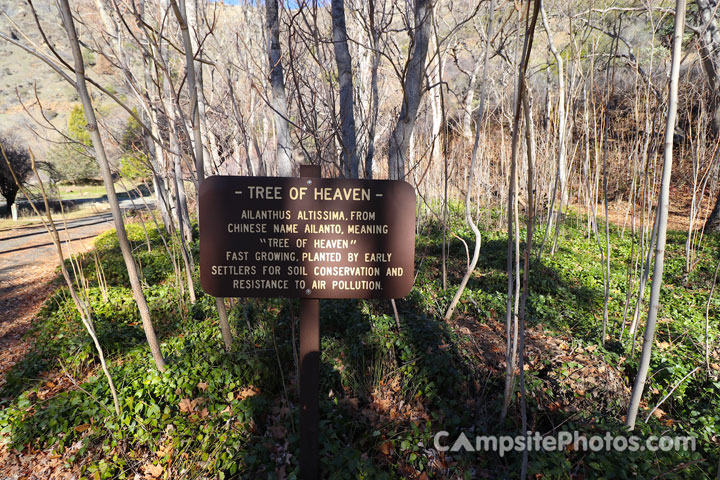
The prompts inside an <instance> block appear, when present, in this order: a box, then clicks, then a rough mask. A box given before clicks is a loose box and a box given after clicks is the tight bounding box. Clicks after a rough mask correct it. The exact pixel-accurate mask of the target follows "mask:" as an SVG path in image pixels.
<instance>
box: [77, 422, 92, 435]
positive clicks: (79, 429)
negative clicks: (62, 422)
mask: <svg viewBox="0 0 720 480" xmlns="http://www.w3.org/2000/svg"><path fill="white" fill-rule="evenodd" d="M88 428H90V424H89V423H83V424H82V425H78V426H77V427H75V431H76V432H78V433H81V432H84V431H85V430H87V429H88Z"/></svg>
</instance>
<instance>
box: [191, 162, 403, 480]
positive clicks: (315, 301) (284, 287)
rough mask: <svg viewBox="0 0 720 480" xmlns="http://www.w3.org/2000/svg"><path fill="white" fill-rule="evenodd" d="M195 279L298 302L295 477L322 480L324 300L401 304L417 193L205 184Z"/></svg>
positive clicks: (322, 182) (314, 180) (341, 184)
mask: <svg viewBox="0 0 720 480" xmlns="http://www.w3.org/2000/svg"><path fill="white" fill-rule="evenodd" d="M199 198H200V232H201V234H200V282H201V284H202V287H203V290H204V291H205V292H206V293H208V294H210V295H213V296H215V297H285V298H299V299H300V359H299V360H300V379H299V380H300V456H299V461H300V478H302V479H303V480H312V479H317V478H319V476H320V474H319V448H318V420H319V412H318V390H319V381H320V378H319V377H320V299H321V298H400V297H404V296H405V295H407V294H408V293H409V292H410V289H411V288H412V284H413V280H414V276H413V272H414V260H415V191H414V190H413V188H412V187H411V186H410V185H409V184H408V183H406V182H401V181H394V180H358V179H330V178H321V172H320V167H319V166H314V165H306V166H301V167H300V178H289V177H233V176H214V177H208V178H206V179H205V180H204V181H203V183H202V184H201V186H200V194H199Z"/></svg>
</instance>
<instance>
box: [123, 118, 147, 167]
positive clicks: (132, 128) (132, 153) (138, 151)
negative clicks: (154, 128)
mask: <svg viewBox="0 0 720 480" xmlns="http://www.w3.org/2000/svg"><path fill="white" fill-rule="evenodd" d="M133 111H135V113H137V110H136V109H133ZM120 147H121V148H122V157H120V174H121V175H122V176H123V177H125V178H132V179H138V178H142V179H148V178H151V177H152V170H151V169H150V167H149V165H150V163H149V158H148V148H147V143H146V142H145V136H144V132H143V129H142V126H141V125H140V123H139V122H138V121H137V120H135V118H133V117H130V118H128V123H127V125H126V126H125V130H124V131H123V134H122V138H121V140H120Z"/></svg>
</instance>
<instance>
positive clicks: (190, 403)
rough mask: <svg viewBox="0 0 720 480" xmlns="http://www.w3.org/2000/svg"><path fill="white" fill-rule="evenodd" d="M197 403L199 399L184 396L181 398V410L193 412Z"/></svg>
mask: <svg viewBox="0 0 720 480" xmlns="http://www.w3.org/2000/svg"><path fill="white" fill-rule="evenodd" d="M195 405H197V400H190V399H189V398H183V399H182V400H180V411H181V412H183V413H192V412H193V411H194V410H195Z"/></svg>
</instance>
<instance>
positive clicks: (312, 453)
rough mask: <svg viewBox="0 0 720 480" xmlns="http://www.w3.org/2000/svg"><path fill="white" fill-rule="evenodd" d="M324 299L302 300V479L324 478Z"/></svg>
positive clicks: (315, 173)
mask: <svg viewBox="0 0 720 480" xmlns="http://www.w3.org/2000/svg"><path fill="white" fill-rule="evenodd" d="M320 175H321V170H320V166H319V165H301V166H300V176H301V177H308V178H320ZM319 388H320V299H317V298H301V299H300V459H299V460H300V478H301V479H302V480H314V479H317V478H320V469H319V457H320V455H319V454H318V444H319V442H318V423H319V420H320V417H319V415H320V406H319V404H318V391H319Z"/></svg>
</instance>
